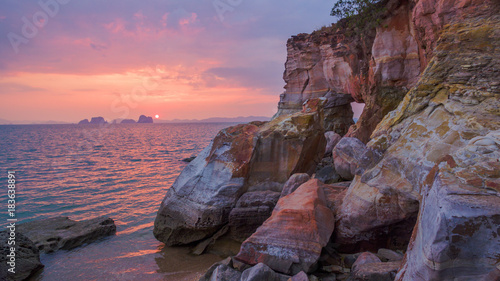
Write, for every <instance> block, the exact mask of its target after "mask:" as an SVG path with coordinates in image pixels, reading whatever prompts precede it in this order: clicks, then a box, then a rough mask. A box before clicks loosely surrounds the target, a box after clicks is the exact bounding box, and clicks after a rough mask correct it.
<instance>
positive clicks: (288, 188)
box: [280, 173, 311, 197]
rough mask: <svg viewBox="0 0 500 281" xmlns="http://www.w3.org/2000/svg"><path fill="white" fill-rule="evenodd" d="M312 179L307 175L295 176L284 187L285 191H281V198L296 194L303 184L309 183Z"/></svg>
mask: <svg viewBox="0 0 500 281" xmlns="http://www.w3.org/2000/svg"><path fill="white" fill-rule="evenodd" d="M310 179H311V177H310V176H309V175H308V174H306V173H299V174H293V175H292V176H291V177H290V178H289V179H288V180H287V181H286V182H285V185H283V190H282V191H281V196H280V197H283V196H287V195H288V194H290V193H292V192H294V191H295V190H296V189H297V188H299V186H301V185H302V184H303V183H306V182H307V181H309V180H310Z"/></svg>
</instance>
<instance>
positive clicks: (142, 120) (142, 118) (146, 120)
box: [137, 115, 153, 124]
mask: <svg viewBox="0 0 500 281" xmlns="http://www.w3.org/2000/svg"><path fill="white" fill-rule="evenodd" d="M137 123H141V124H144V123H153V117H151V116H146V115H141V116H139V121H137Z"/></svg>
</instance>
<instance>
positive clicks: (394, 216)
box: [336, 1, 500, 280]
mask: <svg viewBox="0 0 500 281" xmlns="http://www.w3.org/2000/svg"><path fill="white" fill-rule="evenodd" d="M420 2H426V3H429V2H432V1H420ZM434 2H435V1H434ZM439 2H440V3H441V2H443V1H439ZM450 3H451V2H450ZM441 4H442V3H441ZM499 5H500V4H499V3H498V2H497V3H493V2H491V1H484V2H481V1H471V2H469V4H468V5H467V6H466V7H469V8H471V7H472V8H474V9H475V10H479V11H480V13H479V14H477V13H474V12H471V13H470V14H464V16H463V17H461V18H456V19H453V20H454V22H451V23H450V22H448V25H447V26H446V27H445V29H444V31H443V32H442V33H441V37H440V40H439V42H438V43H437V45H436V46H437V47H436V48H435V50H434V57H433V58H432V60H430V62H429V63H428V66H427V68H426V70H425V72H424V74H423V75H422V78H421V79H420V80H419V82H418V83H417V85H416V86H415V87H414V88H412V89H411V90H410V92H409V93H408V94H407V95H406V97H405V98H404V100H403V101H402V102H401V104H400V105H399V107H398V108H397V110H395V111H393V112H391V113H390V114H388V115H387V116H386V117H385V118H384V120H383V121H382V122H381V123H380V124H379V125H378V127H377V130H376V131H375V132H374V133H373V135H372V140H371V141H370V142H369V143H368V145H367V146H368V148H370V149H373V150H375V151H380V152H381V153H382V157H381V158H380V159H379V160H378V162H377V161H375V162H376V163H375V164H374V165H373V167H371V168H368V169H367V170H366V171H365V172H364V173H363V174H362V175H360V176H356V177H355V179H354V182H353V183H352V185H351V186H350V188H349V190H348V192H347V195H346V197H345V198H344V201H343V204H342V207H341V209H340V211H339V221H338V224H337V226H338V227H337V229H336V231H337V233H336V237H337V241H336V242H337V243H341V244H342V243H353V242H359V243H361V242H362V241H369V240H370V239H371V238H373V235H374V233H380V234H381V233H384V232H385V233H389V232H388V231H389V230H388V228H390V227H391V226H395V225H397V224H400V223H403V222H405V221H408V220H411V219H412V218H413V217H415V216H417V215H418V219H417V223H416V225H415V229H414V230H413V234H412V236H411V240H410V242H409V246H408V251H407V253H406V257H405V259H404V260H403V261H404V263H403V266H402V269H401V270H400V271H399V272H398V275H397V278H396V280H458V279H460V280H462V279H463V280H483V279H484V278H486V276H489V275H491V274H494V273H492V272H496V270H497V269H495V265H496V264H497V263H498V252H500V248H499V245H500V236H499V235H498V233H497V232H498V224H499V219H500V197H499V196H498V194H499V192H500V188H499V187H498V186H499V180H498V179H499V177H500V174H499V171H500V164H499V162H498V159H499V158H500V130H499V125H498V124H500V111H499V110H498V108H500V99H499V95H500V88H499V87H498V85H499V82H498V69H499V65H500V40H499V39H500V34H499V33H498V30H499V27H500V18H499V17H498V12H499V10H500V8H499ZM450 7H452V8H453V9H460V6H458V5H457V6H453V5H451V6H450ZM450 7H448V8H447V9H451V8H450ZM464 7H465V6H464ZM485 7H487V9H486V8H485ZM441 8H443V7H441ZM454 14H457V13H454ZM490 15H492V16H490ZM447 20H448V21H450V20H451V19H447ZM416 21H417V22H418V19H417V20H416ZM385 235H386V234H385ZM386 236H387V235H386Z"/></svg>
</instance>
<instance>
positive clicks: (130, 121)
mask: <svg viewBox="0 0 500 281" xmlns="http://www.w3.org/2000/svg"><path fill="white" fill-rule="evenodd" d="M111 123H113V124H118V123H120V124H135V123H142V124H145V123H153V117H151V116H146V115H141V116H139V120H137V122H136V121H135V120H134V119H122V120H120V119H115V120H113V121H112V122H111ZM88 124H97V125H100V124H108V121H106V120H105V119H104V117H100V116H99V117H92V119H91V120H90V121H89V119H83V120H82V121H80V122H78V125H88Z"/></svg>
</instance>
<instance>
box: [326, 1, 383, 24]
mask: <svg viewBox="0 0 500 281" xmlns="http://www.w3.org/2000/svg"><path fill="white" fill-rule="evenodd" d="M386 3H387V0H338V1H337V2H336V3H335V4H334V5H333V8H332V11H331V13H330V15H332V16H334V17H338V18H339V19H344V20H345V21H346V22H347V24H348V27H351V28H356V29H358V30H363V29H366V28H373V27H376V26H378V25H380V23H381V21H382V19H381V15H382V14H383V13H384V12H385V4H386Z"/></svg>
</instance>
